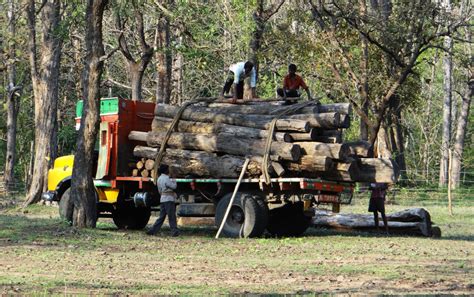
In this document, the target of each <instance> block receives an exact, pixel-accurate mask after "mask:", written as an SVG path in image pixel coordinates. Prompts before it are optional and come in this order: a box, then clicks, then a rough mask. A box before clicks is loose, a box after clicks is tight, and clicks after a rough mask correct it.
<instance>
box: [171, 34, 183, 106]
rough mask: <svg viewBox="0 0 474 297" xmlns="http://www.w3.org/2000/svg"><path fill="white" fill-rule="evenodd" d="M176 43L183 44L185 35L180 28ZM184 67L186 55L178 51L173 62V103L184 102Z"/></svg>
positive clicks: (176, 35) (179, 103)
mask: <svg viewBox="0 0 474 297" xmlns="http://www.w3.org/2000/svg"><path fill="white" fill-rule="evenodd" d="M175 38H176V43H177V44H179V45H181V44H182V42H183V41H182V39H183V37H182V36H181V32H180V30H179V29H178V30H176V32H175ZM183 67H184V56H183V54H182V53H180V52H176V53H175V54H174V57H173V63H172V67H171V86H172V87H171V89H170V102H171V104H178V105H181V103H182V102H183V91H184V90H183Z"/></svg>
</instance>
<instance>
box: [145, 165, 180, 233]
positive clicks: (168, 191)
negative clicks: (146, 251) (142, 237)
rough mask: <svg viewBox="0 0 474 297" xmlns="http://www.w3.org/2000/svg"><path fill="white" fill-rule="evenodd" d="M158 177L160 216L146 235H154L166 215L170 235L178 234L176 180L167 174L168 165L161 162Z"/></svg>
mask: <svg viewBox="0 0 474 297" xmlns="http://www.w3.org/2000/svg"><path fill="white" fill-rule="evenodd" d="M158 173H159V174H160V177H159V178H158V181H157V183H156V184H157V187H158V193H160V195H161V197H160V216H159V217H158V219H157V220H156V222H155V224H153V227H151V229H150V230H149V231H148V232H147V234H148V235H155V234H156V233H157V232H158V231H160V228H161V225H163V222H164V221H165V218H166V216H168V222H169V224H170V228H171V236H174V237H176V236H178V235H179V230H178V226H177V223H176V204H175V203H176V193H175V192H174V190H176V187H177V184H176V181H173V180H171V179H170V177H169V176H168V174H169V167H168V165H165V164H162V165H161V166H160V168H159V169H158Z"/></svg>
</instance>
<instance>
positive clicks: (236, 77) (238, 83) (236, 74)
mask: <svg viewBox="0 0 474 297" xmlns="http://www.w3.org/2000/svg"><path fill="white" fill-rule="evenodd" d="M247 77H250V87H251V89H252V93H251V94H250V95H251V99H254V98H256V97H257V95H256V92H255V88H256V84H257V72H256V70H255V66H254V65H253V63H252V62H250V61H247V62H239V63H235V64H233V65H231V66H230V67H229V73H228V74H227V78H226V80H225V84H224V87H223V88H222V91H221V94H220V98H224V95H225V94H226V93H229V92H230V91H231V90H232V103H236V102H237V99H242V98H244V79H245V78H247Z"/></svg>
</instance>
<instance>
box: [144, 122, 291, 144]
mask: <svg viewBox="0 0 474 297" xmlns="http://www.w3.org/2000/svg"><path fill="white" fill-rule="evenodd" d="M172 121H173V120H172V119H170V118H163V117H155V118H154V119H153V122H152V124H151V130H152V131H155V132H166V131H168V129H169V127H170V126H171V122H172ZM177 131H178V132H187V133H200V134H218V133H227V134H232V135H234V136H235V137H244V138H267V137H268V130H261V129H256V128H249V127H242V126H234V125H228V124H223V123H216V124H213V123H204V122H192V121H185V120H180V121H179V122H178V130H177ZM273 139H274V140H276V141H285V142H291V136H290V135H289V133H285V132H275V133H274V134H273Z"/></svg>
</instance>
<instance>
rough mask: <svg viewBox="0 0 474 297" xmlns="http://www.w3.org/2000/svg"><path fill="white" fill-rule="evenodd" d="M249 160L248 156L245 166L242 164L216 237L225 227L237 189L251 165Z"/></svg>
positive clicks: (217, 236)
mask: <svg viewBox="0 0 474 297" xmlns="http://www.w3.org/2000/svg"><path fill="white" fill-rule="evenodd" d="M249 162H250V159H249V158H246V159H245V163H244V166H242V171H240V176H239V179H238V180H237V184H236V185H235V188H234V192H233V193H232V197H230V201H229V205H227V209H226V211H225V214H224V218H222V222H221V225H220V226H219V230H217V234H216V239H217V238H219V235H220V234H221V231H222V229H223V228H224V225H225V222H226V221H227V217H228V216H229V212H230V209H231V208H232V203H234V199H235V196H236V195H237V191H238V190H239V187H240V183H241V182H242V178H243V177H244V173H245V171H246V170H247V166H248V165H249ZM244 223H245V222H244ZM242 227H243V225H242Z"/></svg>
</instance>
